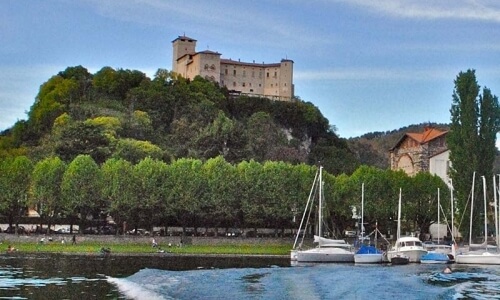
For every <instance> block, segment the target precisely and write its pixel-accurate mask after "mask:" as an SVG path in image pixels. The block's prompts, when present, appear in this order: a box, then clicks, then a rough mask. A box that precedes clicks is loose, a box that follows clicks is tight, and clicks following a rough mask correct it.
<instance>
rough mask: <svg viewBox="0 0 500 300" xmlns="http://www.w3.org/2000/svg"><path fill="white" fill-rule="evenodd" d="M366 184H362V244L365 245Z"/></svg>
mask: <svg viewBox="0 0 500 300" xmlns="http://www.w3.org/2000/svg"><path fill="white" fill-rule="evenodd" d="M364 205H365V183H364V182H363V183H361V243H364V241H365V240H364V239H363V238H364V237H365V226H364V212H365V207H364Z"/></svg>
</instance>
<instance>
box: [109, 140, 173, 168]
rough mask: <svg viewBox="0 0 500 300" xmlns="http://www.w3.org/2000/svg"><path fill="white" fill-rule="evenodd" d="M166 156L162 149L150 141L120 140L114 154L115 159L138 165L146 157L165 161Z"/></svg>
mask: <svg viewBox="0 0 500 300" xmlns="http://www.w3.org/2000/svg"><path fill="white" fill-rule="evenodd" d="M164 154H165V152H164V151H163V150H162V149H161V148H160V147H158V146H156V145H153V144H152V143H150V142H148V141H138V140H134V139H120V140H118V142H117V144H116V150H115V152H114V153H113V157H114V158H122V159H125V160H128V161H129V162H131V163H134V164H136V163H138V162H139V161H141V160H142V159H144V158H146V157H151V158H154V159H163V157H164Z"/></svg>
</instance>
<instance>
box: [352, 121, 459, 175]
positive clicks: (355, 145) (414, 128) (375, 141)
mask: <svg viewBox="0 0 500 300" xmlns="http://www.w3.org/2000/svg"><path fill="white" fill-rule="evenodd" d="M426 126H431V127H434V128H436V129H439V130H449V129H450V125H449V124H439V123H421V124H413V125H409V126H405V127H401V128H399V129H394V130H391V131H384V132H382V131H377V132H369V133H365V134H363V135H362V136H359V137H355V138H350V139H348V141H347V143H348V145H349V148H350V149H351V150H352V151H353V152H354V153H355V155H356V158H357V159H358V160H359V162H360V164H362V165H368V166H375V167H379V168H382V169H388V168H390V167H391V166H390V162H389V150H390V149H391V148H392V147H394V145H396V143H397V142H398V141H399V140H400V139H401V138H402V137H403V136H404V135H405V134H406V133H408V132H415V133H419V132H423V131H424V128H425V127H426Z"/></svg>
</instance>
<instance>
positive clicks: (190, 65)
mask: <svg viewBox="0 0 500 300" xmlns="http://www.w3.org/2000/svg"><path fill="white" fill-rule="evenodd" d="M172 47H173V55H172V71H173V72H175V73H178V74H180V75H182V76H183V77H185V78H189V79H193V78H194V77H196V76H197V75H200V76H202V77H204V78H206V79H209V80H212V81H214V82H217V83H219V84H220V85H221V86H225V87H227V89H228V90H230V91H232V92H234V93H237V94H246V95H250V96H263V97H267V98H270V99H274V100H284V101H290V100H292V99H293V97H294V85H293V60H290V59H282V60H281V61H280V62H278V63H269V64H265V63H256V62H255V61H254V62H251V63H250V62H241V61H239V60H238V61H235V60H232V59H224V58H221V54H220V53H218V52H214V51H210V50H205V51H201V52H196V40H195V39H192V38H189V37H187V36H184V35H183V36H179V37H177V38H176V39H175V40H173V41H172Z"/></svg>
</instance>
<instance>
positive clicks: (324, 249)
mask: <svg viewBox="0 0 500 300" xmlns="http://www.w3.org/2000/svg"><path fill="white" fill-rule="evenodd" d="M322 172H323V167H321V166H320V167H319V170H318V173H316V176H315V179H314V182H313V187H312V188H311V192H310V194H309V199H308V200H307V204H306V208H305V210H304V214H303V216H302V220H301V222H300V227H299V230H298V233H297V237H296V238H295V243H294V247H293V250H292V252H291V260H292V261H293V260H295V261H297V262H354V252H353V250H352V246H351V245H350V244H348V243H346V241H345V240H334V239H328V238H324V237H323V209H322V208H323V198H324V196H323V178H322V177H323V173H322ZM315 190H318V201H319V203H318V220H317V221H318V223H317V235H315V236H314V243H316V244H317V247H315V248H311V249H306V250H302V249H301V246H300V245H302V243H300V244H299V246H297V242H298V237H299V235H300V234H301V230H302V226H303V224H304V221H305V218H306V217H307V211H308V210H309V211H310V210H311V209H312V207H313V199H314V197H312V195H313V194H315V193H314V191H315ZM306 227H307V224H306Z"/></svg>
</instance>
